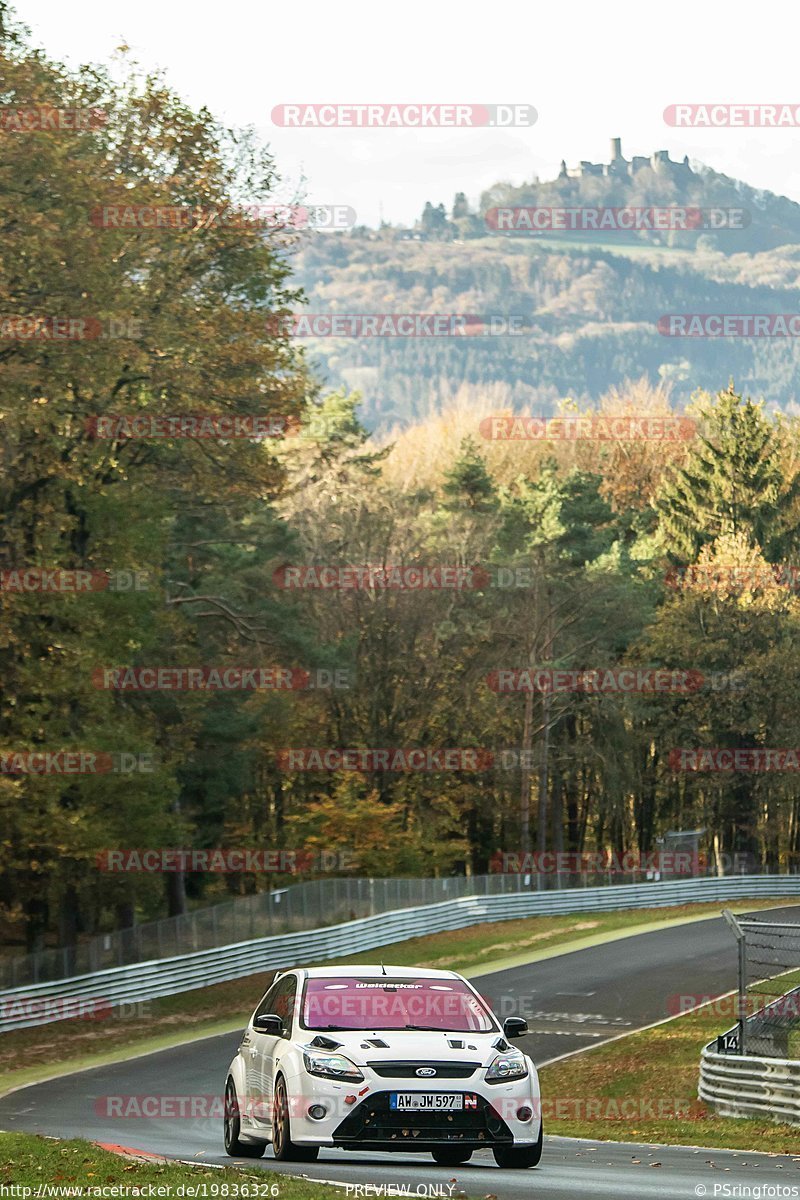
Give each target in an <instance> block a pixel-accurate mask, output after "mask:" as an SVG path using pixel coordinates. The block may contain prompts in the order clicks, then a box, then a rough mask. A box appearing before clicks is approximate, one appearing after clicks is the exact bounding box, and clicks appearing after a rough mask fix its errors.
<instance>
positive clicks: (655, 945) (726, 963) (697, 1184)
mask: <svg viewBox="0 0 800 1200" xmlns="http://www.w3.org/2000/svg"><path fill="white" fill-rule="evenodd" d="M766 912H767V910H762V912H761V913H760V914H759V915H763V914H765V913H766ZM769 915H770V917H771V918H772V919H773V920H786V921H793V922H794V921H796V922H798V923H800V906H796V907H790V908H785V909H771V910H769ZM735 979H736V949H735V941H734V938H733V936H732V934H731V933H730V931H729V929H728V927H727V926H726V925H725V923H724V922H723V921H722V920H721V919H720V918H719V917H715V918H710V919H709V920H707V921H700V922H696V923H695V924H692V925H688V926H679V927H676V928H673V929H664V930H660V931H656V932H653V933H647V934H640V935H637V936H635V937H632V938H623V939H621V940H619V941H616V942H612V943H609V944H606V945H602V946H598V947H595V948H592V949H588V950H580V951H575V952H573V953H570V954H564V955H560V956H558V957H556V958H552V959H548V960H546V961H544V962H539V963H533V964H530V965H527V966H519V967H514V968H511V969H509V970H505V971H499V972H495V973H493V974H491V975H482V976H480V977H479V978H476V980H475V982H476V985H477V986H478V988H479V990H480V991H481V992H482V993H483V995H485V996H486V997H487V999H489V1000H490V1001H491V1002H492V1004H493V1005H494V1007H495V1011H496V1012H497V1013H498V1015H499V1016H500V1017H501V1019H502V1017H504V1016H510V1015H512V1014H519V1015H521V1016H524V1017H526V1019H527V1020H528V1023H529V1027H530V1033H529V1034H528V1036H527V1037H526V1038H523V1039H520V1044H521V1045H523V1046H524V1047H525V1049H526V1051H527V1052H528V1053H530V1054H531V1055H532V1057H533V1058H534V1060H535V1061H536V1062H537V1063H540V1064H541V1063H544V1062H546V1061H548V1060H550V1059H553V1058H556V1057H558V1056H559V1055H562V1054H566V1053H568V1052H570V1051H573V1050H579V1049H583V1048H585V1047H587V1046H591V1045H593V1044H597V1043H598V1042H600V1041H602V1040H604V1039H606V1038H609V1037H614V1036H616V1035H617V1034H620V1033H625V1032H629V1031H631V1030H633V1029H636V1028H638V1027H640V1026H642V1025H648V1024H652V1023H654V1022H656V1021H660V1020H663V1019H664V1018H665V1017H667V1016H670V1015H672V1014H673V1013H674V1012H675V1011H676V1008H675V1007H674V1006H671V1003H670V997H675V996H677V995H679V994H689V993H692V994H697V995H720V994H723V993H726V992H729V991H730V990H731V988H732V987H733V986H734V983H735ZM258 999H259V997H257V996H253V997H252V1002H253V1007H255V1004H256V1002H257V1001H258ZM731 1024H733V1020H732V1019H730V1020H729V1019H727V1018H721V1022H720V1031H722V1029H723V1028H727V1027H729V1026H730V1025H731ZM238 1043H239V1035H238V1034H227V1035H225V1036H222V1037H213V1038H205V1039H203V1040H201V1041H197V1042H193V1043H192V1044H191V1045H184V1046H179V1047H176V1048H174V1049H172V1050H163V1051H160V1052H159V1053H156V1054H148V1055H145V1056H142V1057H140V1058H136V1059H131V1060H130V1061H128V1062H124V1063H117V1064H114V1065H111V1066H106V1067H97V1068H94V1069H92V1070H89V1071H82V1072H79V1073H76V1074H73V1075H65V1076H62V1077H60V1078H58V1079H54V1080H51V1081H49V1082H46V1083H39V1084H34V1085H31V1086H30V1087H26V1088H21V1089H20V1090H18V1091H16V1092H12V1093H10V1094H9V1095H8V1096H6V1097H4V1098H2V1099H0V1128H2V1129H6V1130H25V1131H28V1132H35V1133H49V1134H55V1135H58V1136H62V1137H87V1138H90V1139H93V1140H95V1141H99V1142H104V1143H112V1144H115V1145H122V1146H129V1147H135V1148H137V1149H141V1150H145V1151H149V1152H151V1153H156V1154H163V1155H166V1156H167V1157H171V1158H180V1159H185V1160H187V1161H200V1162H205V1163H219V1164H224V1165H231V1163H233V1162H235V1161H237V1160H234V1159H230V1158H228V1157H227V1155H225V1153H224V1151H223V1149H222V1127H221V1119H220V1117H219V1116H216V1115H215V1116H214V1117H207V1116H203V1117H198V1118H194V1119H190V1118H177V1117H175V1118H172V1119H167V1118H164V1117H159V1118H158V1119H154V1118H153V1119H148V1118H145V1117H141V1116H139V1117H132V1118H120V1117H112V1116H108V1115H106V1114H105V1112H104V1111H103V1110H104V1109H105V1108H106V1106H107V1101H106V1100H105V1099H104V1098H106V1097H109V1096H111V1097H119V1096H126V1097H129V1096H139V1097H141V1096H154V1095H155V1096H159V1097H161V1096H168V1097H186V1096H201V1097H209V1103H211V1102H212V1098H214V1099H216V1098H218V1097H219V1096H220V1094H221V1091H222V1087H223V1084H224V1079H225V1070H226V1068H227V1066H228V1063H229V1061H230V1059H231V1058H232V1057H233V1055H234V1054H235V1052H236V1048H237V1046H238ZM689 1099H690V1098H689ZM546 1100H547V1096H546V1093H545V1101H546ZM545 1128H546V1126H545ZM620 1128H621V1132H624V1129H625V1122H620ZM246 1165H247V1166H248V1167H249V1168H252V1167H253V1166H263V1167H265V1168H268V1169H269V1170H273V1171H284V1170H288V1171H289V1172H290V1173H292V1174H300V1173H302V1174H305V1175H307V1176H309V1177H310V1178H317V1179H320V1180H326V1181H337V1182H340V1183H348V1184H366V1183H370V1184H375V1183H381V1184H385V1185H398V1186H399V1185H405V1187H406V1188H408V1189H409V1191H411V1192H412V1193H413V1192H414V1191H416V1189H417V1188H418V1187H419V1185H421V1184H427V1185H438V1190H437V1191H434V1192H433V1193H432V1194H434V1195H441V1196H445V1197H446V1196H448V1195H450V1194H451V1190H452V1188H453V1187H455V1188H457V1189H461V1190H463V1192H466V1194H467V1196H470V1197H473V1196H474V1197H480V1196H486V1195H487V1194H488V1193H493V1194H494V1195H496V1196H497V1197H498V1200H517V1198H518V1197H520V1198H521V1197H523V1196H525V1197H529V1196H530V1195H531V1194H532V1193H534V1194H535V1195H536V1197H537V1200H539V1198H540V1200H549V1198H551V1197H552V1198H555V1197H561V1198H573V1197H580V1196H586V1197H592V1198H596V1197H609V1198H614V1200H624V1198H625V1197H631V1198H635V1200H648V1198H649V1197H651V1196H652V1197H656V1196H659V1197H664V1198H665V1200H673V1198H675V1200H678V1198H681V1200H683V1198H684V1197H697V1196H700V1197H702V1196H708V1197H709V1198H713V1197H714V1196H715V1195H716V1196H724V1195H726V1194H727V1195H729V1196H731V1195H733V1196H735V1195H737V1192H736V1191H735V1190H727V1191H717V1192H715V1190H714V1189H715V1185H717V1186H718V1187H722V1186H724V1187H725V1188H726V1189H728V1188H733V1187H734V1185H741V1186H742V1187H743V1188H747V1189H753V1188H756V1187H758V1186H759V1185H761V1186H762V1187H763V1186H764V1185H773V1186H778V1188H779V1190H778V1191H772V1192H770V1191H766V1192H762V1193H761V1194H762V1195H776V1196H787V1197H788V1196H791V1195H792V1194H794V1195H795V1196H800V1131H798V1157H796V1158H790V1157H782V1156H777V1155H773V1156H770V1155H763V1154H750V1153H744V1152H732V1151H719V1150H702V1149H694V1148H689V1147H678V1148H671V1147H664V1146H660V1147H654V1146H640V1145H636V1144H624V1143H605V1144H603V1143H602V1142H589V1141H578V1140H574V1139H567V1138H552V1137H551V1138H548V1137H545V1148H544V1154H543V1156H542V1162H541V1165H540V1166H539V1167H538V1168H536V1169H533V1170H525V1171H508V1170H505V1171H501V1170H500V1169H499V1168H498V1167H496V1166H495V1163H494V1159H493V1158H492V1156H491V1153H490V1152H489V1151H480V1152H479V1153H476V1154H475V1155H473V1158H472V1160H471V1161H470V1162H469V1163H468V1164H466V1165H465V1166H462V1167H457V1168H445V1167H439V1166H437V1165H436V1164H435V1163H433V1161H432V1160H431V1159H430V1158H429V1157H428V1156H427V1155H424V1154H423V1155H414V1154H407V1153H406V1154H403V1153H397V1154H376V1153H371V1154H363V1155H362V1154H356V1153H352V1152H348V1151H340V1150H330V1151H327V1150H322V1151H321V1152H320V1159H319V1161H318V1162H316V1163H312V1164H301V1165H292V1166H288V1165H287V1166H286V1167H284V1166H283V1165H281V1164H277V1163H275V1161H274V1160H273V1159H272V1158H271V1156H270V1151H269V1150H267V1154H266V1156H265V1157H264V1158H263V1159H256V1160H247V1161H246ZM792 1187H794V1188H795V1189H796V1191H794V1193H792V1191H790V1190H789V1191H782V1190H780V1189H783V1188H792ZM703 1189H705V1190H703ZM320 1192H321V1194H323V1195H326V1196H327V1195H330V1193H329V1191H328V1189H327V1188H326V1189H323V1188H320ZM345 1194H346V1193H345ZM350 1194H351V1195H355V1193H354V1192H352V1191H351V1193H350ZM749 1194H754V1193H752V1192H751V1193H749ZM755 1194H758V1193H755ZM738 1195H740V1196H741V1195H743V1196H747V1195H748V1190H742V1191H739V1192H738Z"/></svg>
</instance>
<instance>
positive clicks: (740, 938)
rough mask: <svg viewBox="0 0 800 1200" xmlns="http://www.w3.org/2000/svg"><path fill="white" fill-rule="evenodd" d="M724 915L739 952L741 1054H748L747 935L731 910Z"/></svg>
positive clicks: (723, 912) (725, 909) (724, 909)
mask: <svg viewBox="0 0 800 1200" xmlns="http://www.w3.org/2000/svg"><path fill="white" fill-rule="evenodd" d="M722 915H723V917H724V918H725V920H726V921H727V922H728V924H729V925H730V927H731V929H732V930H733V933H734V936H735V938H736V941H737V943H738V950H739V1001H738V1009H739V1012H738V1016H739V1053H740V1054H746V1053H747V1051H746V1049H745V1038H746V1035H747V935H746V934H745V931H744V930H743V929H742V927H741V925H740V924H739V922H738V921H737V920H736V917H735V916H734V915H733V913H732V912H731V910H730V909H729V908H723V910H722Z"/></svg>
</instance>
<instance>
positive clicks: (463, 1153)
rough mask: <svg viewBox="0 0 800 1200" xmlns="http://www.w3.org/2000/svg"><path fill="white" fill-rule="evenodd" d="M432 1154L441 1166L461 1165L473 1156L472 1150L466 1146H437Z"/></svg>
mask: <svg viewBox="0 0 800 1200" xmlns="http://www.w3.org/2000/svg"><path fill="white" fill-rule="evenodd" d="M431 1154H432V1155H433V1161H434V1162H437V1163H438V1164H439V1166H440V1167H460V1166H461V1164H462V1163H465V1162H469V1160H470V1159H471V1158H472V1151H471V1150H467V1149H466V1147H464V1146H437V1147H436V1149H435V1150H431Z"/></svg>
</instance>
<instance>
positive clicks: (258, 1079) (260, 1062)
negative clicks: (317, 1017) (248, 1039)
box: [251, 975, 297, 1125]
mask: <svg viewBox="0 0 800 1200" xmlns="http://www.w3.org/2000/svg"><path fill="white" fill-rule="evenodd" d="M296 1000H297V979H296V977H295V976H294V975H284V976H283V978H282V979H279V980H278V982H277V983H276V984H275V986H274V987H273V988H270V990H269V992H268V993H267V995H266V996H265V997H264V1002H263V1004H262V1005H259V1011H263V1012H264V1013H274V1014H275V1016H277V1017H280V1018H281V1022H282V1025H281V1033H280V1035H278V1034H269V1033H258V1032H256V1031H255V1030H253V1031H252V1037H253V1039H254V1046H255V1054H254V1055H253V1057H252V1058H251V1062H253V1064H254V1068H255V1071H254V1078H253V1083H254V1086H255V1087H256V1088H257V1096H258V1100H257V1103H256V1106H255V1108H254V1116H255V1118H256V1120H257V1121H258V1122H259V1124H264V1125H270V1124H271V1123H272V1095H273V1088H274V1080H275V1070H276V1067H277V1065H278V1062H279V1061H280V1055H281V1051H282V1049H285V1048H286V1038H288V1037H290V1036H291V1032H292V1023H293V1021H294V1009H295V1002H296Z"/></svg>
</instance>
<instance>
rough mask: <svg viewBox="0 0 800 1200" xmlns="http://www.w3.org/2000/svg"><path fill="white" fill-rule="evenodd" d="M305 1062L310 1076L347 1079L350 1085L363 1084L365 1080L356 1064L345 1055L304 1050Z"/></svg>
mask: <svg viewBox="0 0 800 1200" xmlns="http://www.w3.org/2000/svg"><path fill="white" fill-rule="evenodd" d="M303 1062H304V1063H305V1065H306V1070H307V1071H308V1073H309V1075H323V1076H324V1077H325V1078H326V1079H346V1080H348V1081H349V1082H350V1083H361V1082H362V1080H363V1079H364V1076H363V1075H362V1074H361V1072H360V1071H359V1069H358V1067H357V1066H356V1065H355V1063H351V1062H350V1059H349V1058H345V1056H344V1055H343V1054H325V1053H324V1051H320V1050H304V1051H303Z"/></svg>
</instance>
